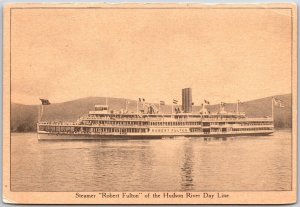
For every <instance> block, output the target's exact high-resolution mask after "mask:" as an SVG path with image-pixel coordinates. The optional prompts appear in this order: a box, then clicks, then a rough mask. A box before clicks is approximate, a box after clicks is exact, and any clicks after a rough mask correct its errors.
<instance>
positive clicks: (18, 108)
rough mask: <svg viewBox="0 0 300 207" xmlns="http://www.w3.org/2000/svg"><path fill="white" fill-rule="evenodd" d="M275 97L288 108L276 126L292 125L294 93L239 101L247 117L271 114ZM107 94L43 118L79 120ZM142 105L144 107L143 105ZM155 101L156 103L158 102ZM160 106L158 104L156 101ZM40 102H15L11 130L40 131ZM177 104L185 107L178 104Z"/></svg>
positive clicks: (50, 109) (47, 111)
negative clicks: (37, 128)
mask: <svg viewBox="0 0 300 207" xmlns="http://www.w3.org/2000/svg"><path fill="white" fill-rule="evenodd" d="M273 97H276V98H278V99H281V100H282V101H283V104H284V106H285V107H284V108H280V109H278V108H277V107H276V108H275V111H274V112H275V113H274V118H275V127H277V128H290V127H291V126H292V111H291V105H292V100H291V98H292V96H291V94H282V95H277V96H270V97H265V98H260V99H254V100H249V101H245V102H243V103H242V104H239V111H240V112H245V113H246V116H247V117H264V116H271V100H272V98H273ZM107 99H108V105H109V107H110V109H111V110H120V109H122V108H123V109H124V108H125V106H126V100H127V101H128V102H129V103H128V105H127V107H128V111H129V112H136V108H137V107H136V104H137V102H138V101H137V100H132V99H125V98H107ZM105 102H106V97H85V98H80V99H76V100H71V101H66V102H61V103H53V104H51V105H48V106H45V107H44V114H43V119H42V120H44V121H75V120H77V119H78V118H79V117H80V116H83V115H85V114H87V113H88V112H89V111H90V110H93V108H94V105H96V104H105ZM138 104H139V108H140V109H141V107H142V105H141V103H138ZM154 104H155V103H154ZM156 105H158V103H156ZM38 106H39V105H24V104H20V103H12V104H11V131H12V132H33V131H36V123H37V119H38V117H37V115H38ZM177 107H181V106H180V105H177ZM200 108H201V106H193V112H197V111H199V110H200ZM206 108H207V109H208V110H209V111H211V112H217V111H218V109H219V104H214V105H207V106H206ZM225 110H226V111H229V112H234V111H235V110H236V103H226V106H225ZM161 111H162V112H163V113H171V111H172V106H171V105H163V106H161Z"/></svg>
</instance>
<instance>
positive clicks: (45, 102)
mask: <svg viewBox="0 0 300 207" xmlns="http://www.w3.org/2000/svg"><path fill="white" fill-rule="evenodd" d="M40 100H41V102H42V105H50V104H51V103H50V101H49V100H48V99H42V98H40Z"/></svg>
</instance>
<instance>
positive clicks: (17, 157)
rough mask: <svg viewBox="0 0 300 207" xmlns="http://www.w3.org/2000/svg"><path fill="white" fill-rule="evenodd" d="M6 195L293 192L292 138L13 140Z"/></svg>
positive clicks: (282, 133)
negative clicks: (51, 193)
mask: <svg viewBox="0 0 300 207" xmlns="http://www.w3.org/2000/svg"><path fill="white" fill-rule="evenodd" d="M11 144H12V145H11V150H12V152H11V190H12V191H49V192H50V191H85V192H87V191H97V192H100V191H106V192H108V191H113V192H117V191H273V190H290V188H291V131H290V130H279V131H276V132H275V133H274V134H273V135H271V136H254V137H250V136H249V137H235V138H226V139H210V140H204V139H203V138H184V137H182V138H175V139H163V140H110V141H108V140H102V141H101V140H96V141H91V140H86V141H57V140H56V141H38V140H37V135H36V134H35V133H12V136H11Z"/></svg>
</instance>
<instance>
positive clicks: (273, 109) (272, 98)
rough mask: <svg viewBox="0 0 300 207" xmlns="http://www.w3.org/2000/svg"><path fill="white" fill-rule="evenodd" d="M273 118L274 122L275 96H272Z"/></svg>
mask: <svg viewBox="0 0 300 207" xmlns="http://www.w3.org/2000/svg"><path fill="white" fill-rule="evenodd" d="M272 120H273V123H274V97H273V98H272Z"/></svg>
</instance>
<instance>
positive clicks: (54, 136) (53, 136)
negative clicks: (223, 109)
mask: <svg viewBox="0 0 300 207" xmlns="http://www.w3.org/2000/svg"><path fill="white" fill-rule="evenodd" d="M273 132H274V130H262V131H255V132H251V131H247V132H246V131H245V132H227V133H220V132H215V133H214V132H211V133H209V134H204V133H177V134H174V133H164V134H155V133H127V134H120V133H119V134H117V133H107V134H99V133H76V134H74V133H73V134H69V133H61V132H60V133H50V132H45V131H40V132H38V139H39V140H93V139H100V140H105V139H124V140H126V139H161V138H174V137H232V136H266V135H270V134H272V133H273Z"/></svg>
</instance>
